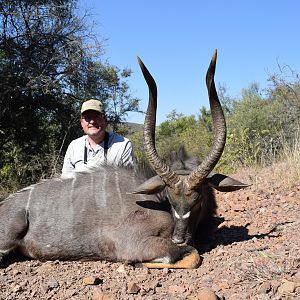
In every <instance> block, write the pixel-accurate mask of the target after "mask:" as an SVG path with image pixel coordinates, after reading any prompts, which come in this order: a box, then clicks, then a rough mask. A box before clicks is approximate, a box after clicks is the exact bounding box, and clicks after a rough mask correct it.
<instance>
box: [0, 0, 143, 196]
mask: <svg viewBox="0 0 300 300" xmlns="http://www.w3.org/2000/svg"><path fill="white" fill-rule="evenodd" d="M76 4H77V1H76V0H52V1H51V0H50V1H37V0H33V1H25V0H18V1H17V0H13V1H1V2H0V22H1V28H0V124H1V128H0V150H1V151H0V153H1V154H0V174H1V185H2V188H3V187H4V189H8V190H14V189H15V188H19V187H20V186H24V185H26V184H28V183H31V182H36V181H38V179H39V178H42V177H47V176H52V175H53V174H55V173H56V172H57V171H58V170H59V169H60V162H61V157H62V156H63V155H64V153H65V151H66V147H67V145H68V144H69V142H70V141H71V140H72V139H74V138H76V137H78V136H80V135H81V128H80V124H79V122H78V121H79V111H80V110H79V108H80V105H81V103H82V102H83V101H84V100H86V99H88V98H98V99H101V100H102V101H103V102H104V103H105V106H106V108H107V115H108V119H109V120H111V122H112V126H113V128H115V129H117V128H118V124H119V123H120V122H122V121H124V120H125V119H126V116H127V113H128V112H129V111H137V110H138V105H139V99H136V98H133V97H132V96H131V94H130V90H129V86H128V84H127V82H126V80H127V79H128V77H129V76H130V75H131V71H130V70H128V69H125V70H122V71H121V70H119V69H118V68H117V67H115V66H113V65H110V64H109V63H107V62H102V61H101V53H102V52H103V46H102V42H101V41H100V42H99V41H98V40H97V39H96V38H95V36H94V35H93V34H92V30H91V27H90V26H89V25H90V24H89V23H88V20H87V19H85V17H82V18H80V17H79V16H78V15H77V10H76ZM0 188H1V187H0Z"/></svg>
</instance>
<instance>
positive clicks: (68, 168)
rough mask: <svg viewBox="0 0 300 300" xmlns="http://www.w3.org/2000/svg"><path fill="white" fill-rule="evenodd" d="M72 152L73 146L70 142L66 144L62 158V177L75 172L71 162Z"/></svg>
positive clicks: (70, 175) (69, 175)
mask: <svg viewBox="0 0 300 300" xmlns="http://www.w3.org/2000/svg"><path fill="white" fill-rule="evenodd" d="M72 153H73V147H72V143H71V144H70V145H69V146H68V149H67V152H66V154H65V158H64V164H63V167H62V171H61V177H62V178H69V177H73V176H74V173H75V166H74V165H73V164H72Z"/></svg>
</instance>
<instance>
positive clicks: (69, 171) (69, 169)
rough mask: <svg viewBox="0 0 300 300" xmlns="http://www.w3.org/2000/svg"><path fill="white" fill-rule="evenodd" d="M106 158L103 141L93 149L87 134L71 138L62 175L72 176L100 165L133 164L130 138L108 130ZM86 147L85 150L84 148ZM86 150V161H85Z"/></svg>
mask: <svg viewBox="0 0 300 300" xmlns="http://www.w3.org/2000/svg"><path fill="white" fill-rule="evenodd" d="M107 146H108V149H107V154H106V160H105V156H104V141H103V142H102V143H101V144H99V145H97V147H96V149H95V150H94V149H93V148H92V147H91V145H90V144H89V142H88V139H87V135H85V136H82V137H80V138H78V139H76V140H73V141H72V142H71V143H70V145H69V147H68V149H67V152H66V155H65V158H64V164H63V168H62V177H73V176H74V175H75V173H76V172H84V171H90V170H95V169H97V168H98V167H100V166H104V165H109V166H119V167H128V166H132V165H133V161H134V154H133V147H132V143H131V141H130V140H128V139H127V138H125V137H123V136H121V135H119V134H117V133H115V132H109V138H108V145H107ZM85 147H86V150H85ZM85 151H86V162H85V158H84V156H85V154H84V153H85Z"/></svg>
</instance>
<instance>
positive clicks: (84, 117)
mask: <svg viewBox="0 0 300 300" xmlns="http://www.w3.org/2000/svg"><path fill="white" fill-rule="evenodd" d="M81 126H82V129H83V131H84V132H85V134H87V135H88V136H90V137H93V138H96V139H97V140H99V142H100V141H102V140H103V139H104V135H105V129H106V127H107V119H106V116H105V112H104V109H103V104H102V102H101V101H99V100H95V99H90V100H87V101H85V102H83V103H82V106H81Z"/></svg>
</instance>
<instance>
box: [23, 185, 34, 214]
mask: <svg viewBox="0 0 300 300" xmlns="http://www.w3.org/2000/svg"><path fill="white" fill-rule="evenodd" d="M32 191H33V188H32V189H30V192H29V195H28V199H27V204H26V209H25V213H26V218H27V215H28V210H29V205H30V200H31V194H32Z"/></svg>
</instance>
